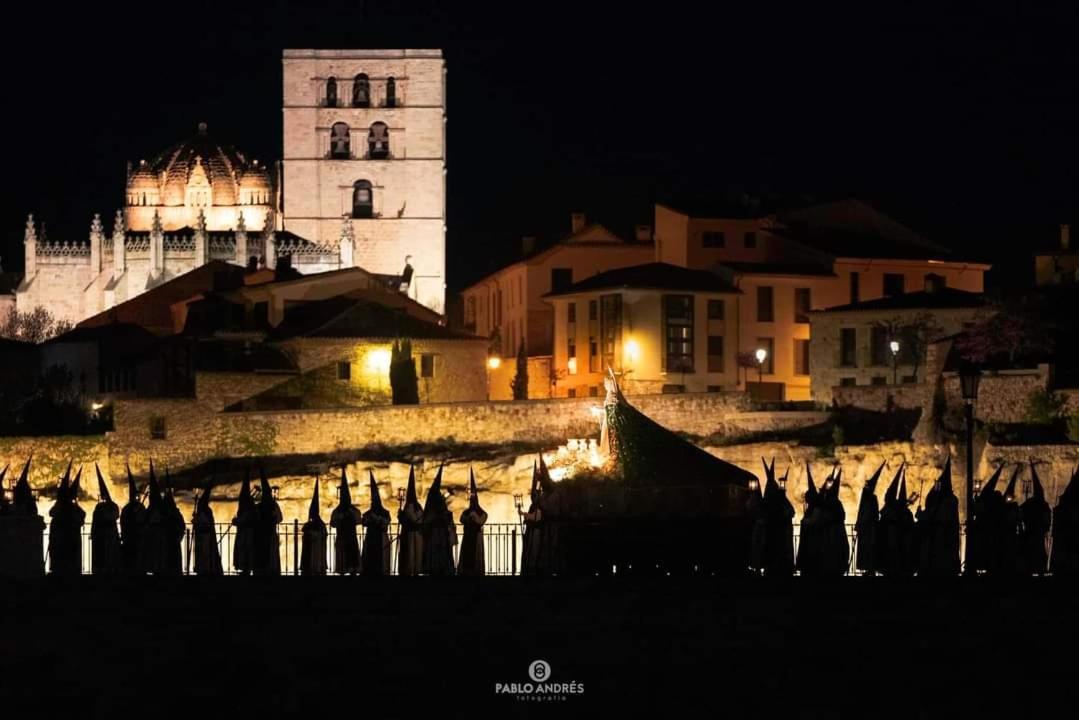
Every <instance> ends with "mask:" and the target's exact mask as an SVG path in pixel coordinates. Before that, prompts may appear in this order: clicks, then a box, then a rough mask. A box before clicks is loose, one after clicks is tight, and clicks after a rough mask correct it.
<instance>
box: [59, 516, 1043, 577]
mask: <svg viewBox="0 0 1079 720" xmlns="http://www.w3.org/2000/svg"><path fill="white" fill-rule="evenodd" d="M216 528H217V538H218V540H217V543H218V549H219V550H220V553H221V565H222V568H223V570H224V572H225V574H226V575H236V574H238V573H237V571H236V568H235V567H234V563H233V552H234V548H235V543H236V526H235V525H232V524H230V523H216ZM302 528H303V524H302V523H300V521H299V520H293V521H292V522H283V523H281V524H280V525H279V526H278V539H279V543H280V545H279V552H280V554H281V574H282V575H299V574H300V554H301V552H302V548H303V533H302ZM800 529H801V526H800V525H799V524H795V525H794V557H795V558H797V557H798V545H799V541H800V537H799V535H800ZM846 529H847V541H848V543H849V545H850V556H849V558H848V562H847V573H846V574H847V575H860V574H862V573H861V571H859V570H857V569H856V568H855V566H854V565H855V559H856V557H857V553H858V533H856V532H855V530H854V524H852V523H848V524H847V525H846ZM326 531H327V537H326V568H327V573H328V574H335V573H336V567H335V553H334V545H335V543H336V540H337V531H336V530H335V529H334V528H332V527H329V526H327V528H326ZM365 533H366V528H364V527H363V526H359V527H357V529H356V539H357V541H358V542H359V544H360V546H361V547H362V546H363V540H364V535H365ZM388 534H389V539H390V574H391V575H396V574H397V547H398V545H397V543H398V538H399V536H400V525H398V524H397V523H393V524H391V525H390V526H389V528H388ZM522 534H523V533H522V528H521V526H520V525H519V524H515V523H488V524H487V525H484V528H483V546H484V562H485V565H486V574H487V575H501V576H509V575H518V574H520V569H521V548H522ZM463 535H464V530H463V527H462V526H460V525H458V526H457V537H458V543H457V544H456V545H454V546H453V561H454V564H455V565H456V564H457V562H458V559H459V557H458V556H459V551H460V547H461V545H460V539H461V538H462V537H463ZM966 541H967V533H966V526H965V524H964V525H961V526H960V534H959V542H960V557H961V558H966ZM181 542H182V544H181V552H182V554H183V571H184V574H185V575H188V574H193V573H194V565H195V557H194V554H195V545H194V530H193V528H192V526H191V525H190V524H188V525H187V526H186V528H185V530H184V538H183V540H182V541H181ZM42 543H43V554H44V557H45V571H46V572H48V571H49V554H48V543H49V536H48V532H47V531H46V532H44V533H42ZM1045 547H1046V556H1047V557H1050V558H1051V557H1052V550H1053V538H1052V533H1048V534H1047V535H1046V539H1045ZM92 559H93V545H92V543H91V540H90V524H89V523H87V524H85V525H83V527H82V571H83V574H89V573H90V569H91V567H92Z"/></svg>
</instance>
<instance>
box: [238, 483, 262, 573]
mask: <svg viewBox="0 0 1079 720" xmlns="http://www.w3.org/2000/svg"><path fill="white" fill-rule="evenodd" d="M258 517H259V513H258V508H257V507H255V500H254V498H253V497H252V496H251V473H250V471H248V470H244V480H243V483H242V484H241V485H240V497H239V498H238V499H237V502H236V516H235V517H234V518H232V524H233V525H234V526H235V527H236V542H235V544H234V545H233V549H232V566H233V567H234V568H236V572H238V573H239V574H240V575H249V574H250V573H251V571H252V570H254V569H255V533H257V532H258Z"/></svg>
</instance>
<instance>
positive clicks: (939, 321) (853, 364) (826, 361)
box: [809, 308, 978, 404]
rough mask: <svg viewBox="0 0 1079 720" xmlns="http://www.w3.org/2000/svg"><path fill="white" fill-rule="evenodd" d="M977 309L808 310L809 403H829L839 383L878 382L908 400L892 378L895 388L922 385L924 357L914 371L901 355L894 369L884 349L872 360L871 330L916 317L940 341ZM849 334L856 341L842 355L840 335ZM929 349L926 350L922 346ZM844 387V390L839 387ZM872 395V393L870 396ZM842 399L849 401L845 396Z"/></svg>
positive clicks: (907, 360) (906, 321)
mask: <svg viewBox="0 0 1079 720" xmlns="http://www.w3.org/2000/svg"><path fill="white" fill-rule="evenodd" d="M977 312H978V311H977V310H974V309H969V308H964V309H948V310H940V309H937V310H933V311H931V312H930V311H928V310H924V309H914V310H873V311H861V310H851V311H841V312H840V311H825V312H813V313H811V314H810V317H811V332H812V339H811V340H810V343H809V368H810V375H811V381H812V389H813V399H814V400H815V401H816V402H818V403H823V404H830V403H831V402H832V398H833V397H835V392H836V388H838V387H840V386H842V385H843V384H844V383H852V384H853V385H854V386H855V387H858V386H867V385H873V384H879V385H880V386H886V387H891V388H892V389H893V390H894V392H893V394H894V395H895V396H896V397H900V396H904V397H906V396H909V395H910V391H901V390H896V389H895V387H894V386H895V383H893V379H898V380H899V384H900V385H902V384H909V381H905V380H904V378H912V377H913V378H915V380H914V381H913V382H914V383H915V384H917V383H924V382H926V378H927V372H928V370H927V367H928V365H929V363H928V361H927V358H925V357H922V358H921V359H920V361H919V362H918V366H917V370H916V369H915V366H914V364H913V363H912V362H911V360H910V359H907V358H904V352H903V351H902V349H901V351H900V354H899V360H898V363H897V364H896V366H895V367H893V365H892V356H891V353H890V352H888V351H887V350H885V351H883V352H878V353H877V355H876V357H874V352H873V348H872V346H871V345H872V338H873V330H874V327H877V326H879V325H881V324H888V323H893V324H896V325H898V326H904V325H910V324H913V323H916V322H919V319H920V318H923V317H928V318H930V319H931V327H932V332H931V336H932V337H944V336H948V335H953V334H955V333H957V332H959V331H960V330H961V329H962V327H963V325H964V323H967V322H970V321H971V320H973V319H974V318H975V317H976V315H977ZM844 330H847V331H850V330H853V331H854V336H855V338H856V342H855V344H854V348H853V349H854V354H853V356H852V357H844V356H843V344H842V337H843V336H842V333H843V331H844ZM927 349H928V348H927ZM844 389H845V390H846V389H849V388H844ZM870 394H874V393H870ZM844 397H848V398H850V397H852V395H850V394H848V395H846V396H844Z"/></svg>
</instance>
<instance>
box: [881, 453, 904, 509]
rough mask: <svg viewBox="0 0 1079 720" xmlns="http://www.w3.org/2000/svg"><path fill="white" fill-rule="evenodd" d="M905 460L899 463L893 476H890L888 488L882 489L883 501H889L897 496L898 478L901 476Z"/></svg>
mask: <svg viewBox="0 0 1079 720" xmlns="http://www.w3.org/2000/svg"><path fill="white" fill-rule="evenodd" d="M906 465H907V464H906V462H902V463H900V464H899V469H898V470H896V471H895V477H893V478H892V482H891V484H890V485H888V489H887V490H885V491H884V502H885V503H889V502H893V501H895V500H896V499H897V498H898V497H899V480H900V478H902V477H903V468H904V467H906Z"/></svg>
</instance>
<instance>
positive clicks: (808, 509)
mask: <svg viewBox="0 0 1079 720" xmlns="http://www.w3.org/2000/svg"><path fill="white" fill-rule="evenodd" d="M809 488H810V489H809V490H807V492H806V498H805V510H804V513H803V515H802V524H801V527H800V528H799V533H798V561H797V564H798V571H799V572H800V573H801V574H802V575H804V576H806V577H815V576H819V575H821V574H822V572H823V569H824V568H823V563H822V562H821V558H822V542H821V540H822V534H823V533H822V530H823V528H824V524H825V522H826V519H825V517H824V511H823V508H822V507H821V502H820V495H819V493H818V492H817V491H816V490H815V489H814V488H813V485H812V480H810V486H809Z"/></svg>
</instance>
